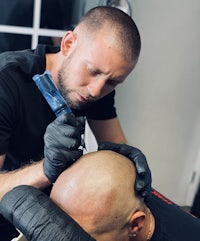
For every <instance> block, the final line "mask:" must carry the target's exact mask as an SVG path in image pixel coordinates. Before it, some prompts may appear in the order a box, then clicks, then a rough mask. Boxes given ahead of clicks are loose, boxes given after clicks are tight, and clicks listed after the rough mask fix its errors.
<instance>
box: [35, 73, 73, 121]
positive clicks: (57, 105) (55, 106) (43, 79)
mask: <svg viewBox="0 0 200 241" xmlns="http://www.w3.org/2000/svg"><path fill="white" fill-rule="evenodd" d="M33 80H34V81H35V83H36V85H37V87H38V89H39V90H40V92H41V93H42V94H43V96H44V98H45V99H46V101H47V102H48V104H49V106H50V107H51V109H52V110H53V112H54V113H55V115H56V116H57V117H58V116H59V115H61V114H62V113H71V112H72V111H71V109H70V107H69V106H68V105H67V103H66V101H65V100H64V98H63V97H62V95H61V94H60V92H59V90H58V89H57V88H56V86H55V85H54V82H53V79H52V76H51V73H50V72H49V71H48V70H46V71H45V72H44V73H43V74H41V75H39V74H36V75H34V76H33Z"/></svg>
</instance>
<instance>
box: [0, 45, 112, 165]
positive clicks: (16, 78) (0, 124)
mask: <svg viewBox="0 0 200 241" xmlns="http://www.w3.org/2000/svg"><path fill="white" fill-rule="evenodd" d="M58 51H59V48H58V47H53V46H45V45H38V47H37V49H36V50H21V51H15V52H5V53H2V54H0V59H1V61H0V154H4V153H7V157H8V158H7V159H6V162H5V166H4V169H6V170H10V169H13V168H14V169H15V168H17V167H19V166H21V165H24V163H26V162H30V161H37V160H40V159H41V158H42V157H43V147H44V143H43V136H44V133H45V130H46V127H47V125H48V124H49V123H50V122H52V121H53V120H54V119H55V115H54V113H53V112H52V110H51V108H50V107H49V105H48V104H47V102H46V100H45V99H44V97H43V95H42V94H41V93H40V91H39V90H38V88H37V86H36V85H35V83H34V81H33V80H32V77H33V76H34V75H35V74H42V73H44V71H45V68H46V58H45V54H46V53H56V52H58ZM114 95H115V92H114V91H113V92H112V93H110V94H109V95H107V96H105V97H104V98H102V99H101V100H99V101H97V102H95V103H93V104H92V105H91V106H90V107H89V108H87V109H85V110H82V111H78V110H72V111H73V112H74V114H75V115H84V116H86V117H87V118H90V119H101V120H103V119H111V118H114V117H116V111H115V107H114ZM8 159H9V163H8ZM11 162H13V163H12V164H11Z"/></svg>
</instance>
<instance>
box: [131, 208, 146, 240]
mask: <svg viewBox="0 0 200 241" xmlns="http://www.w3.org/2000/svg"><path fill="white" fill-rule="evenodd" d="M145 218H146V215H145V213H144V212H142V211H137V212H135V213H133V214H132V216H131V219H130V221H129V236H130V237H136V236H137V234H138V233H139V232H140V231H141V230H142V228H143V226H144V223H145Z"/></svg>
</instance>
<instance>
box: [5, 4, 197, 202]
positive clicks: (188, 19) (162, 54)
mask: <svg viewBox="0 0 200 241" xmlns="http://www.w3.org/2000/svg"><path fill="white" fill-rule="evenodd" d="M107 4H110V5H113V4H115V6H118V7H120V8H121V9H122V10H124V11H126V12H127V13H128V14H130V15H131V16H132V18H133V19H134V21H135V22H136V24H137V26H138V28H139V31H140V34H141V39H142V51H141V55H140V59H139V62H138V64H137V66H136V68H135V70H134V71H133V72H132V73H131V74H130V76H129V77H128V78H127V80H126V81H125V83H123V84H122V85H120V86H119V87H117V96H116V107H117V113H118V116H119V119H120V121H121V125H122V127H123V130H124V132H125V134H126V136H127V139H128V141H129V143H130V144H131V145H134V146H136V147H138V148H140V149H141V150H142V151H143V152H144V153H145V155H146V157H147V159H148V162H149V166H150V168H151V170H152V175H153V186H154V187H155V188H156V189H158V190H159V191H160V192H161V193H163V194H164V195H166V196H167V197H168V198H170V199H172V200H173V201H175V202H177V203H178V204H180V205H182V206H192V204H193V202H194V198H195V195H196V193H197V189H198V186H199V180H200V109H199V103H200V94H199V90H200V81H199V78H200V67H199V63H200V28H199V21H200V15H199V9H200V1H199V0H190V1H188V0H176V1H174V0H168V1H160V0H150V1H145V0H130V1H91V0H90V1H89V0H88V1H84V0H82V1H77V0H56V1H55V0H9V1H7V0H1V1H0V52H3V51H6V50H17V49H23V48H35V46H36V45H37V43H38V42H40V43H48V44H56V45H57V44H59V43H60V39H61V37H62V36H63V34H64V33H65V31H66V30H68V29H73V28H74V26H76V23H77V21H78V20H79V18H80V17H81V16H82V15H83V14H84V12H86V11H87V10H88V9H90V8H91V7H94V6H97V5H107ZM86 145H87V149H88V151H92V150H95V149H96V143H95V140H94V137H93V136H92V134H91V133H90V130H89V129H88V127H87V133H86ZM199 205H200V204H199Z"/></svg>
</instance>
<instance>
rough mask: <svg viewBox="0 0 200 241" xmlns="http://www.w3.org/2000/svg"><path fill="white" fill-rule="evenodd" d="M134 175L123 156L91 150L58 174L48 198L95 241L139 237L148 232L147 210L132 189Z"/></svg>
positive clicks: (129, 162)
mask: <svg viewBox="0 0 200 241" xmlns="http://www.w3.org/2000/svg"><path fill="white" fill-rule="evenodd" d="M135 175H136V172H135V168H134V166H133V164H132V162H131V161H130V160H129V159H127V158H126V157H124V156H122V155H120V154H118V153H115V152H113V151H96V152H92V153H89V154H86V155H84V156H82V157H81V158H80V159H79V160H78V161H77V162H75V163H74V164H73V165H72V166H71V167H70V168H68V169H67V170H66V171H65V172H63V173H62V174H61V175H60V176H59V178H58V179H57V181H56V182H55V184H54V186H53V189H52V192H51V199H52V200H53V201H54V202H55V203H56V204H57V205H58V206H60V207H61V208H62V209H63V210H64V211H65V212H67V213H68V214H69V215H70V216H71V217H72V218H73V219H74V220H76V222H77V223H79V224H80V225H81V226H82V227H83V229H84V230H85V231H87V232H88V233H89V234H90V235H91V236H92V237H93V238H95V239H96V240H98V241H107V240H109V241H112V240H115V241H117V240H121V241H122V240H123V241H126V240H131V239H132V238H133V237H134V238H135V239H134V240H142V239H140V236H142V237H143V236H144V237H145V236H146V233H148V230H146V229H148V228H147V226H148V225H149V224H147V221H148V214H147V207H146V206H145V204H144V203H143V200H142V199H141V198H140V197H138V196H137V195H136V193H135V192H134V182H135ZM136 234H137V237H138V239H137V237H135V235H136Z"/></svg>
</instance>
